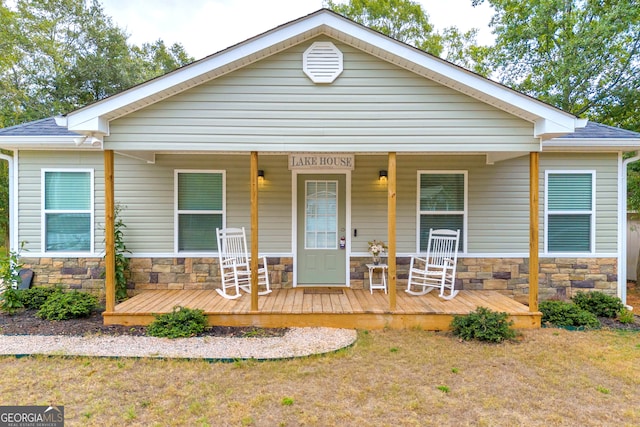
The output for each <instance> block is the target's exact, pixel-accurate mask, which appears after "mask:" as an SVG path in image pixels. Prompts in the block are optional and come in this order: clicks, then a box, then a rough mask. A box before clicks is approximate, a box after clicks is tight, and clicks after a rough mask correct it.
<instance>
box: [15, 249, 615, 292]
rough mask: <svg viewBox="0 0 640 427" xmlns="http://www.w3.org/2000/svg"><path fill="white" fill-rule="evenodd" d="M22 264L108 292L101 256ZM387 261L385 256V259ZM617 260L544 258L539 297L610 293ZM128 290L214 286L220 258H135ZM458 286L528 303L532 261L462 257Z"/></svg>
mask: <svg viewBox="0 0 640 427" xmlns="http://www.w3.org/2000/svg"><path fill="white" fill-rule="evenodd" d="M21 261H22V263H23V264H24V268H30V269H32V270H33V272H34V278H33V285H34V286H54V285H62V286H63V287H64V288H67V289H84V290H88V291H92V292H95V293H98V294H101V295H102V294H104V260H103V259H102V258H27V257H23V258H21ZM370 261H371V259H370V258H369V257H354V258H351V261H350V265H349V269H350V285H351V287H353V288H354V289H363V288H366V287H368V283H369V275H368V274H369V272H368V269H367V267H366V265H365V264H367V263H369V262H370ZM410 261H411V259H410V258H409V257H399V258H398V259H397V263H396V264H397V279H398V280H397V287H398V290H404V287H405V286H406V283H407V278H408V271H409V263H410ZM383 262H384V258H383ZM267 264H268V266H269V280H270V282H271V286H272V287H273V288H276V289H277V288H288V287H291V286H292V284H293V258H291V257H282V258H279V257H270V258H267ZM617 280H618V276H617V262H616V259H615V258H541V259H540V273H539V296H540V300H545V299H549V298H570V297H572V296H573V295H574V294H575V293H576V292H578V291H585V290H600V291H603V292H606V293H609V294H611V295H615V294H616V289H617ZM127 286H128V289H129V294H130V295H134V294H136V293H139V292H140V291H143V290H147V289H215V288H218V287H219V286H220V270H219V268H218V259H217V258H131V263H130V266H129V271H128V285H127ZM456 287H457V288H458V289H470V290H482V289H490V290H497V291H499V292H500V293H502V294H505V295H507V296H510V297H512V298H514V299H515V300H517V301H519V302H522V303H527V302H528V293H529V260H528V259H526V258H502V259H498V258H459V259H458V268H457V276H456Z"/></svg>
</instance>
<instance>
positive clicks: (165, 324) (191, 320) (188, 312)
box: [147, 306, 207, 338]
mask: <svg viewBox="0 0 640 427" xmlns="http://www.w3.org/2000/svg"><path fill="white" fill-rule="evenodd" d="M154 317H155V318H156V320H154V321H153V322H152V323H151V324H150V325H149V326H148V327H147V335H150V336H152V337H161V338H187V337H193V336H196V335H198V334H199V333H201V332H202V331H204V329H205V328H206V327H207V317H206V316H205V315H204V311H202V310H197V309H191V308H186V307H180V306H176V307H173V311H172V312H171V313H165V314H154Z"/></svg>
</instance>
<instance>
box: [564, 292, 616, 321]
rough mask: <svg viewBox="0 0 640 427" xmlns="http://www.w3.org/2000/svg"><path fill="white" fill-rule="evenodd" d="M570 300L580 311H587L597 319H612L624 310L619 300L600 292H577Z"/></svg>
mask: <svg viewBox="0 0 640 427" xmlns="http://www.w3.org/2000/svg"><path fill="white" fill-rule="evenodd" d="M571 300H572V301H573V303H574V304H575V305H577V306H578V307H580V308H581V309H583V310H587V311H588V312H590V313H593V314H595V315H596V316H598V317H609V318H614V317H616V316H617V315H618V313H619V312H620V310H622V309H623V308H624V304H622V301H621V300H620V298H617V297H613V296H611V295H607V294H605V293H604V292H600V291H595V292H579V293H577V294H576V295H574V297H573V298H571Z"/></svg>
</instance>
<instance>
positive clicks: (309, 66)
mask: <svg viewBox="0 0 640 427" xmlns="http://www.w3.org/2000/svg"><path fill="white" fill-rule="evenodd" d="M302 68H303V70H304V73H305V74H306V75H307V76H308V77H309V78H310V79H311V81H312V82H314V83H333V81H334V80H335V79H337V78H338V76H339V75H340V73H342V52H340V51H339V50H338V48H337V47H335V46H334V44H333V43H330V42H315V43H313V44H312V45H311V46H309V48H308V49H307V50H305V51H304V55H303V56H302Z"/></svg>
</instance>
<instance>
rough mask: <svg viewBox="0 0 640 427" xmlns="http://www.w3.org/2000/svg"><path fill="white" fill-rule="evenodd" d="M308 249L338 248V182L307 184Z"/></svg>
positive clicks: (306, 229) (308, 182)
mask: <svg viewBox="0 0 640 427" xmlns="http://www.w3.org/2000/svg"><path fill="white" fill-rule="evenodd" d="M304 229H305V238H304V241H305V243H304V245H305V248H306V249H337V248H338V182H337V181H306V183H305V225H304Z"/></svg>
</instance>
